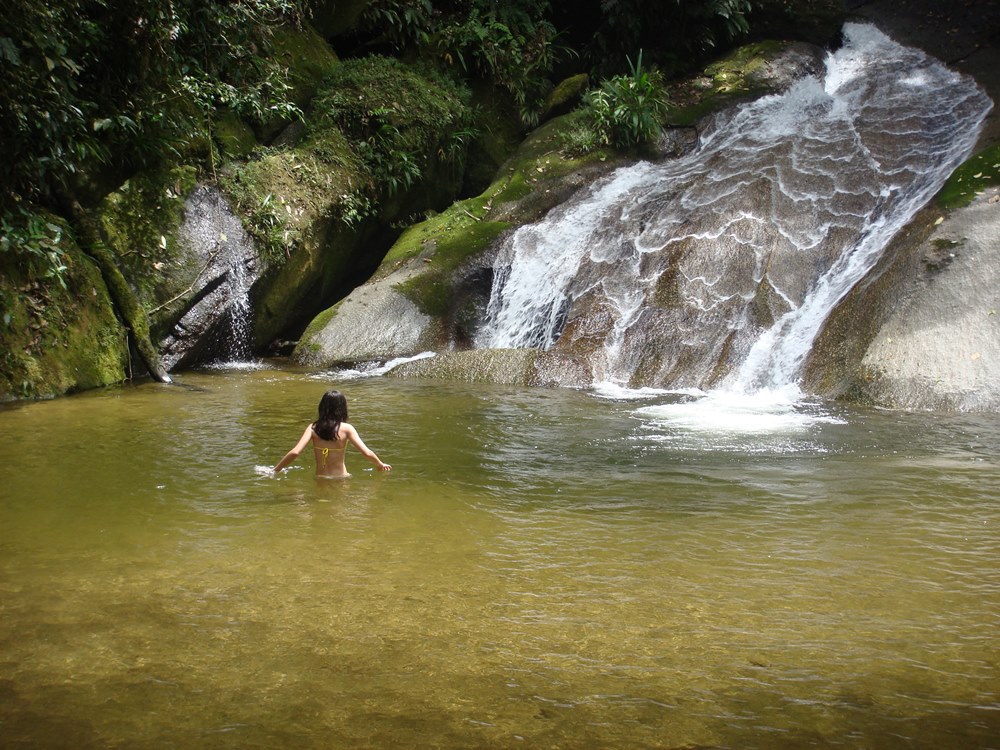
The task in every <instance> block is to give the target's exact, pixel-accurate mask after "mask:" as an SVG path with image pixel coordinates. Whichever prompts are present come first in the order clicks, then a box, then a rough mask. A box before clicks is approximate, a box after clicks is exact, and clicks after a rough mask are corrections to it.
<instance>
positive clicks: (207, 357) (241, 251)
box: [160, 185, 263, 368]
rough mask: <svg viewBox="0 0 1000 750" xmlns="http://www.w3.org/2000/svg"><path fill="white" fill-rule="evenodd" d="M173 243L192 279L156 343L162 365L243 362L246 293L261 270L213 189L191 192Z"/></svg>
mask: <svg viewBox="0 0 1000 750" xmlns="http://www.w3.org/2000/svg"><path fill="white" fill-rule="evenodd" d="M178 242H179V243H180V245H181V246H182V247H183V248H185V250H186V254H187V257H186V260H185V266H186V267H187V268H190V269H191V274H192V280H191V282H190V283H191V286H190V289H189V296H188V297H187V298H186V299H187V307H186V309H185V310H184V312H183V314H182V315H181V317H180V319H179V320H178V322H177V323H176V324H175V325H174V327H173V330H172V331H171V332H170V334H169V335H168V336H167V337H166V338H165V339H164V340H163V341H162V342H160V351H161V356H162V357H163V360H164V362H165V364H166V366H167V367H168V368H173V367H175V366H177V365H191V364H197V363H204V362H216V363H225V364H227V365H233V364H235V363H247V362H248V361H249V360H250V359H251V358H252V355H253V351H252V340H253V335H252V333H253V318H252V314H253V308H252V307H251V305H250V290H251V288H252V287H253V284H254V283H255V282H256V281H257V279H258V278H259V277H260V274H261V272H262V270H263V269H262V267H261V263H260V261H259V260H258V256H257V251H256V249H255V247H254V245H253V241H252V240H251V238H250V236H249V235H248V234H247V233H246V231H245V230H244V229H243V225H242V223H241V222H240V220H239V218H238V217H237V216H236V215H235V214H233V212H232V211H231V210H230V208H229V205H228V204H227V203H226V201H225V198H223V196H222V194H221V193H220V192H219V191H218V190H217V189H215V188H214V187H210V186H206V185H202V186H199V187H197V188H196V189H195V190H194V191H192V193H191V195H190V196H189V197H188V200H187V202H186V204H185V207H184V222H183V224H182V225H181V228H180V231H179V232H178ZM195 274H196V275H195Z"/></svg>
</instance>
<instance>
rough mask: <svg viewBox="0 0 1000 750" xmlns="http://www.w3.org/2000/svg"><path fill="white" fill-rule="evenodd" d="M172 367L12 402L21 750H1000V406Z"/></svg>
mask: <svg viewBox="0 0 1000 750" xmlns="http://www.w3.org/2000/svg"><path fill="white" fill-rule="evenodd" d="M178 380H179V381H180V385H179V386H166V385H160V384H153V383H147V384H143V385H139V386H133V387H126V388H113V389H108V390H104V391H99V392H92V393H86V394H82V395H78V396H73V397H69V398H64V399H59V400H56V401H50V402H41V403H32V404H27V405H21V406H15V407H9V408H4V409H3V410H0V434H2V435H3V440H2V441H0V466H2V469H0V734H2V736H3V738H4V740H3V745H4V747H15V748H16V747H73V748H87V747H102V748H104V747H130V748H147V747H148V748H157V747H185V748H188V747H206V748H207V747H211V748H225V747H234V748H247V747H295V748H311V747H316V748H340V747H343V748H358V747H373V748H374V747H439V748H469V747H491V748H510V747H525V748H535V747H546V748H581V747H601V748H647V747H648V748H673V747H731V748H741V749H742V748H802V747H843V748H861V747H864V748H898V747H908V748H951V747H954V748H987V747H997V744H998V740H997V738H998V737H1000V696H998V689H997V685H998V684H1000V679H998V678H1000V669H998V667H1000V656H998V653H997V649H996V648H995V643H994V642H995V637H996V633H997V626H998V624H1000V571H998V568H997V564H996V563H997V560H998V559H1000V524H998V522H1000V503H998V491H997V487H998V486H1000V465H998V460H997V458H996V457H997V455H998V453H1000V420H998V419H997V418H995V417H974V416H947V415H929V414H905V413H893V412H878V411H869V410H861V409H846V408H842V407H836V406H831V405H824V404H817V405H812V406H801V405H798V406H796V407H795V408H794V409H791V410H785V411H781V410H779V411H777V412H776V411H774V410H771V411H768V412H766V413H761V414H757V415H754V414H752V413H751V414H750V415H749V416H748V415H747V414H746V413H742V414H739V415H736V416H733V415H730V417H727V416H726V412H725V411H723V412H722V413H721V416H720V412H718V411H712V410H711V409H710V408H709V406H708V405H705V404H698V403H695V404H692V403H691V401H692V399H691V398H689V397H686V396H679V395H664V394H655V393H651V394H649V395H648V396H647V397H646V398H643V399H633V400H617V399H610V398H604V397H599V396H597V395H595V394H592V393H586V392H577V391H569V390H542V389H511V388H503V387H496V386H472V385H456V384H448V383H440V382H431V381H424V382H412V381H411V382H401V381H395V380H392V379H387V378H371V379H360V380H346V381H345V380H341V379H338V376H337V375H335V374H330V373H327V374H322V373H320V374H316V373H309V372H301V371H294V370H283V369H277V368H276V369H261V370H256V371H236V372H226V371H221V372H201V373H187V374H182V375H181V376H179V377H178ZM329 387H340V388H341V389H342V390H344V391H345V392H346V393H347V395H348V398H349V401H350V407H351V416H352V421H353V422H354V424H355V425H356V426H357V427H358V429H359V430H360V432H361V434H362V436H363V437H364V439H365V440H366V441H367V442H368V443H369V445H371V446H372V447H373V448H374V449H375V450H376V451H378V453H379V455H380V456H381V457H382V458H383V459H384V460H386V461H388V462H390V463H392V464H393V466H394V471H393V472H392V473H390V474H387V475H386V474H377V473H375V472H373V471H370V468H371V467H370V465H368V464H367V462H366V461H364V459H362V458H361V457H360V456H359V455H358V454H357V453H352V452H349V455H348V467H349V469H350V470H351V471H352V473H353V474H354V476H353V477H351V478H350V479H348V480H341V481H322V480H320V481H318V480H316V479H314V478H313V476H312V467H311V460H312V459H311V457H309V456H306V455H303V456H302V457H301V458H300V459H299V461H298V463H297V465H296V467H295V468H293V469H291V470H289V471H288V472H287V473H286V474H285V475H284V476H282V477H280V478H278V479H273V478H269V477H266V476H262V475H260V474H258V473H257V472H256V471H255V467H257V466H260V465H270V464H273V463H275V462H276V461H277V460H278V459H279V458H280V457H281V456H282V455H283V454H284V452H285V451H286V450H287V449H288V448H290V447H291V445H292V444H293V443H294V442H295V440H296V439H297V437H298V436H299V434H300V433H301V430H302V428H303V427H304V425H305V424H306V423H308V422H309V421H310V420H311V419H312V418H313V417H314V414H315V412H314V410H315V406H316V403H317V402H318V400H319V397H320V395H321V394H322V392H323V391H324V390H325V389H326V388H329Z"/></svg>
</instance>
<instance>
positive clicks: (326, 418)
mask: <svg viewBox="0 0 1000 750" xmlns="http://www.w3.org/2000/svg"><path fill="white" fill-rule="evenodd" d="M346 421H347V399H346V398H345V397H344V394H343V393H341V392H340V391H327V392H326V393H324V394H323V398H321V399H320V400H319V416H318V417H317V418H316V421H315V422H313V432H315V433H316V434H317V435H319V436H320V437H321V438H322V439H323V440H340V423H341V422H346Z"/></svg>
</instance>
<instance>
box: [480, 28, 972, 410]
mask: <svg viewBox="0 0 1000 750" xmlns="http://www.w3.org/2000/svg"><path fill="white" fill-rule="evenodd" d="M844 37H845V44H844V46H843V47H842V48H841V49H840V50H838V51H837V52H836V53H833V54H831V55H829V56H828V59H827V65H826V75H825V78H824V79H823V80H820V79H818V78H816V77H810V78H806V79H803V80H801V81H799V82H798V83H796V84H795V85H793V86H792V87H791V88H790V89H789V90H788V91H787V92H786V93H784V94H780V95H772V96H767V97H764V98H762V99H759V100H757V101H755V102H753V103H750V104H747V105H744V106H742V107H741V108H740V109H738V110H737V111H736V112H735V113H733V112H730V113H726V114H725V116H722V117H719V118H717V119H716V121H715V122H714V123H713V124H712V125H711V126H709V127H708V128H707V129H706V131H705V132H704V133H703V134H702V137H701V141H700V144H699V147H698V148H697V149H696V151H695V152H693V153H692V154H689V155H688V156H685V157H682V158H680V159H676V160H671V161H666V162H663V163H659V164H651V163H645V162H643V163H639V164H636V165H634V166H631V167H627V168H623V169H620V170H618V171H617V172H615V173H613V174H612V175H610V176H609V177H607V178H605V179H604V180H602V181H600V182H599V183H597V184H595V185H593V186H592V187H591V188H590V189H589V190H588V191H586V192H585V193H583V194H581V195H579V196H578V197H577V198H575V199H574V200H573V201H571V202H569V203H567V204H564V205H563V206H562V207H560V208H559V209H557V210H554V211H553V212H551V213H550V214H549V215H548V216H547V217H546V218H545V219H544V220H542V221H540V222H538V223H536V224H534V225H531V226H527V227H523V228H521V229H520V230H518V231H517V232H516V233H514V234H513V235H512V237H511V238H510V239H509V241H508V242H507V244H506V245H505V246H504V247H503V248H501V251H500V252H499V253H498V256H497V260H496V262H495V266H494V286H493V291H492V294H491V299H490V302H489V307H488V320H487V323H486V325H484V327H483V330H482V331H481V332H480V334H479V337H478V340H477V345H479V346H482V347H537V348H543V349H549V348H552V349H555V350H557V351H560V350H562V351H565V352H567V353H573V354H583V355H585V356H588V358H589V359H590V361H591V364H592V367H593V370H594V375H595V379H597V380H605V381H610V382H617V383H622V384H630V385H633V386H635V385H658V386H664V385H665V386H671V387H682V386H683V387H709V386H711V387H717V386H719V385H721V384H723V383H727V384H728V385H729V386H730V387H732V388H733V389H734V390H746V391H752V390H759V389H774V388H780V387H783V386H786V385H789V384H794V383H795V380H796V378H797V377H798V374H799V370H800V368H801V366H802V364H803V361H804V359H805V357H806V356H807V354H808V352H809V349H810V347H811V346H812V343H813V340H814V339H815V337H816V335H817V334H818V332H819V330H820V328H821V326H822V323H823V321H824V320H825V319H826V317H827V316H828V314H829V313H830V311H831V310H832V309H833V307H834V306H835V305H836V304H837V302H838V301H839V300H840V299H842V298H843V296H844V295H845V294H846V293H847V292H848V291H849V290H850V288H851V287H852V286H853V285H854V284H856V283H857V282H858V281H859V280H860V279H861V278H863V277H864V275H865V274H866V273H867V272H868V271H869V270H870V269H871V268H872V266H873V265H874V263H875V262H876V261H877V259H878V257H879V255H880V253H881V252H882V250H883V248H884V247H885V245H886V244H887V242H888V240H889V239H890V238H891V237H892V235H893V234H894V233H895V232H896V231H898V230H899V229H900V228H901V227H903V226H904V225H905V224H906V223H907V222H908V221H909V220H910V219H911V218H912V216H913V214H914V213H915V212H916V211H917V210H918V209H919V208H920V207H921V206H922V205H924V204H925V203H926V202H927V201H928V200H929V199H930V198H931V197H932V196H933V195H934V193H935V192H936V191H937V190H938V189H939V188H940V187H941V185H942V184H943V182H944V180H945V179H947V177H948V175H949V174H950V173H951V172H952V170H953V169H954V168H955V167H956V166H957V165H958V164H959V163H960V162H961V161H962V159H963V158H965V156H967V154H968V153H969V152H970V151H971V149H972V147H973V145H974V144H975V140H976V137H977V134H978V131H979V127H980V125H981V123H982V120H983V118H984V117H985V116H986V114H987V113H988V112H989V110H990V108H991V106H992V104H991V102H990V101H989V99H988V98H987V97H986V96H985V95H984V94H983V93H982V92H981V91H980V89H979V88H978V87H977V86H976V85H975V84H974V83H973V82H972V81H971V80H970V79H968V78H965V77H964V76H961V75H959V74H957V73H955V72H953V71H951V70H949V69H947V68H946V67H944V66H943V65H942V64H941V63H939V62H938V61H936V60H934V59H933V58H930V57H929V56H927V55H926V54H924V53H923V52H920V51H918V50H915V49H910V48H906V47H903V46H901V45H899V44H896V43H895V42H893V41H892V40H891V39H889V38H888V37H886V36H885V35H884V34H882V33H881V32H879V31H878V30H876V29H875V28H873V27H871V26H866V25H858V24H849V25H847V26H846V27H845V29H844Z"/></svg>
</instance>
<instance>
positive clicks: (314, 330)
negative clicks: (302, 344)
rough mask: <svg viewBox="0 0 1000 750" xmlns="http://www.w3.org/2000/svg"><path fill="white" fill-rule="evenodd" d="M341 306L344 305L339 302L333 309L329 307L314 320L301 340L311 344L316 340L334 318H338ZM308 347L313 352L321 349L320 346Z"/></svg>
mask: <svg viewBox="0 0 1000 750" xmlns="http://www.w3.org/2000/svg"><path fill="white" fill-rule="evenodd" d="M341 304H342V303H341V302H338V303H337V304H336V305H334V306H333V307H328V308H327V309H326V310H324V311H323V312H321V313H320V314H319V315H317V316H316V317H315V318H313V319H312V322H311V323H309V326H308V327H307V328H306V330H305V331H304V332H303V334H302V337H301V339H300V340H301V341H306V342H311V341H312V340H313V339H314V338H316V336H317V335H318V334H319V332H320V331H322V330H323V329H324V328H326V326H327V323H329V322H330V321H331V320H333V318H334V317H335V316H336V314H337V311H338V310H340V305H341ZM306 346H309V347H310V348H312V349H313V350H318V349H319V345H318V344H306Z"/></svg>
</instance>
